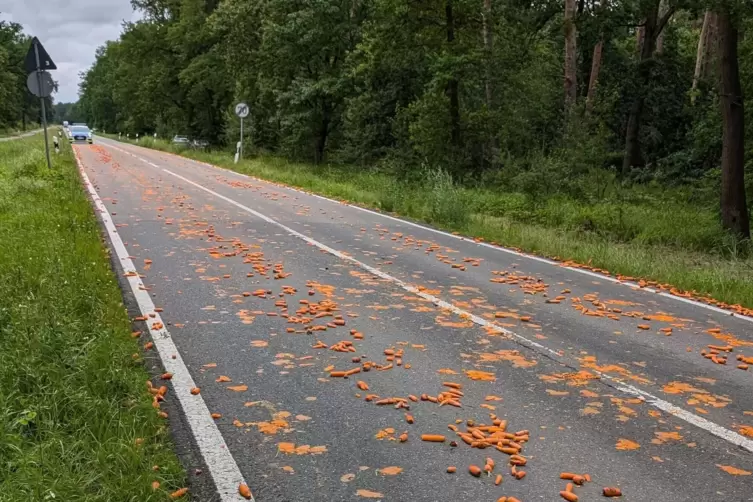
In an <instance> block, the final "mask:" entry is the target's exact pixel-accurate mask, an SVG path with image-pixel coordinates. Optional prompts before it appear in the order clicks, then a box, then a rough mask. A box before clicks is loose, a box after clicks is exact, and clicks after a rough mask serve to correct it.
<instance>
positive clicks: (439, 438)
mask: <svg viewBox="0 0 753 502" xmlns="http://www.w3.org/2000/svg"><path fill="white" fill-rule="evenodd" d="M446 439H447V438H445V437H444V436H443V435H441V434H422V435H421V441H428V442H429V443H444V442H445V440H446Z"/></svg>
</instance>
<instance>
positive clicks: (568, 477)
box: [560, 472, 577, 479]
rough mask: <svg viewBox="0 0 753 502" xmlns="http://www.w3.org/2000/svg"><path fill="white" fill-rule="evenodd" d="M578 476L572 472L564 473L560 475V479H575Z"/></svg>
mask: <svg viewBox="0 0 753 502" xmlns="http://www.w3.org/2000/svg"><path fill="white" fill-rule="evenodd" d="M575 476H577V474H573V473H572V472H562V473H560V479H573V478H574V477H575Z"/></svg>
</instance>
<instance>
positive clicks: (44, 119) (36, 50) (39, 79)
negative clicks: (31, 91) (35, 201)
mask: <svg viewBox="0 0 753 502" xmlns="http://www.w3.org/2000/svg"><path fill="white" fill-rule="evenodd" d="M34 56H35V57H36V58H37V85H38V86H39V90H40V91H41V90H42V70H41V66H40V65H39V46H38V45H37V44H34ZM39 101H41V103H42V127H44V151H45V154H46V155H47V168H48V169H52V163H51V162H50V143H49V140H48V139H47V110H46V107H45V104H44V98H42V97H40V98H39Z"/></svg>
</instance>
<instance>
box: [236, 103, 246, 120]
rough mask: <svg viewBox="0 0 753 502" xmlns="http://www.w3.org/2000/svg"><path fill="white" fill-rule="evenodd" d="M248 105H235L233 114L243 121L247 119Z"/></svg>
mask: <svg viewBox="0 0 753 502" xmlns="http://www.w3.org/2000/svg"><path fill="white" fill-rule="evenodd" d="M248 112H249V110H248V105H247V104H246V103H238V104H237V105H235V114H236V115H238V116H239V117H240V118H242V119H245V118H246V117H248Z"/></svg>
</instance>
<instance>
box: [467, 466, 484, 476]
mask: <svg viewBox="0 0 753 502" xmlns="http://www.w3.org/2000/svg"><path fill="white" fill-rule="evenodd" d="M468 472H470V473H471V476H476V477H479V476H481V469H479V467H478V466H477V465H470V466H468Z"/></svg>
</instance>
